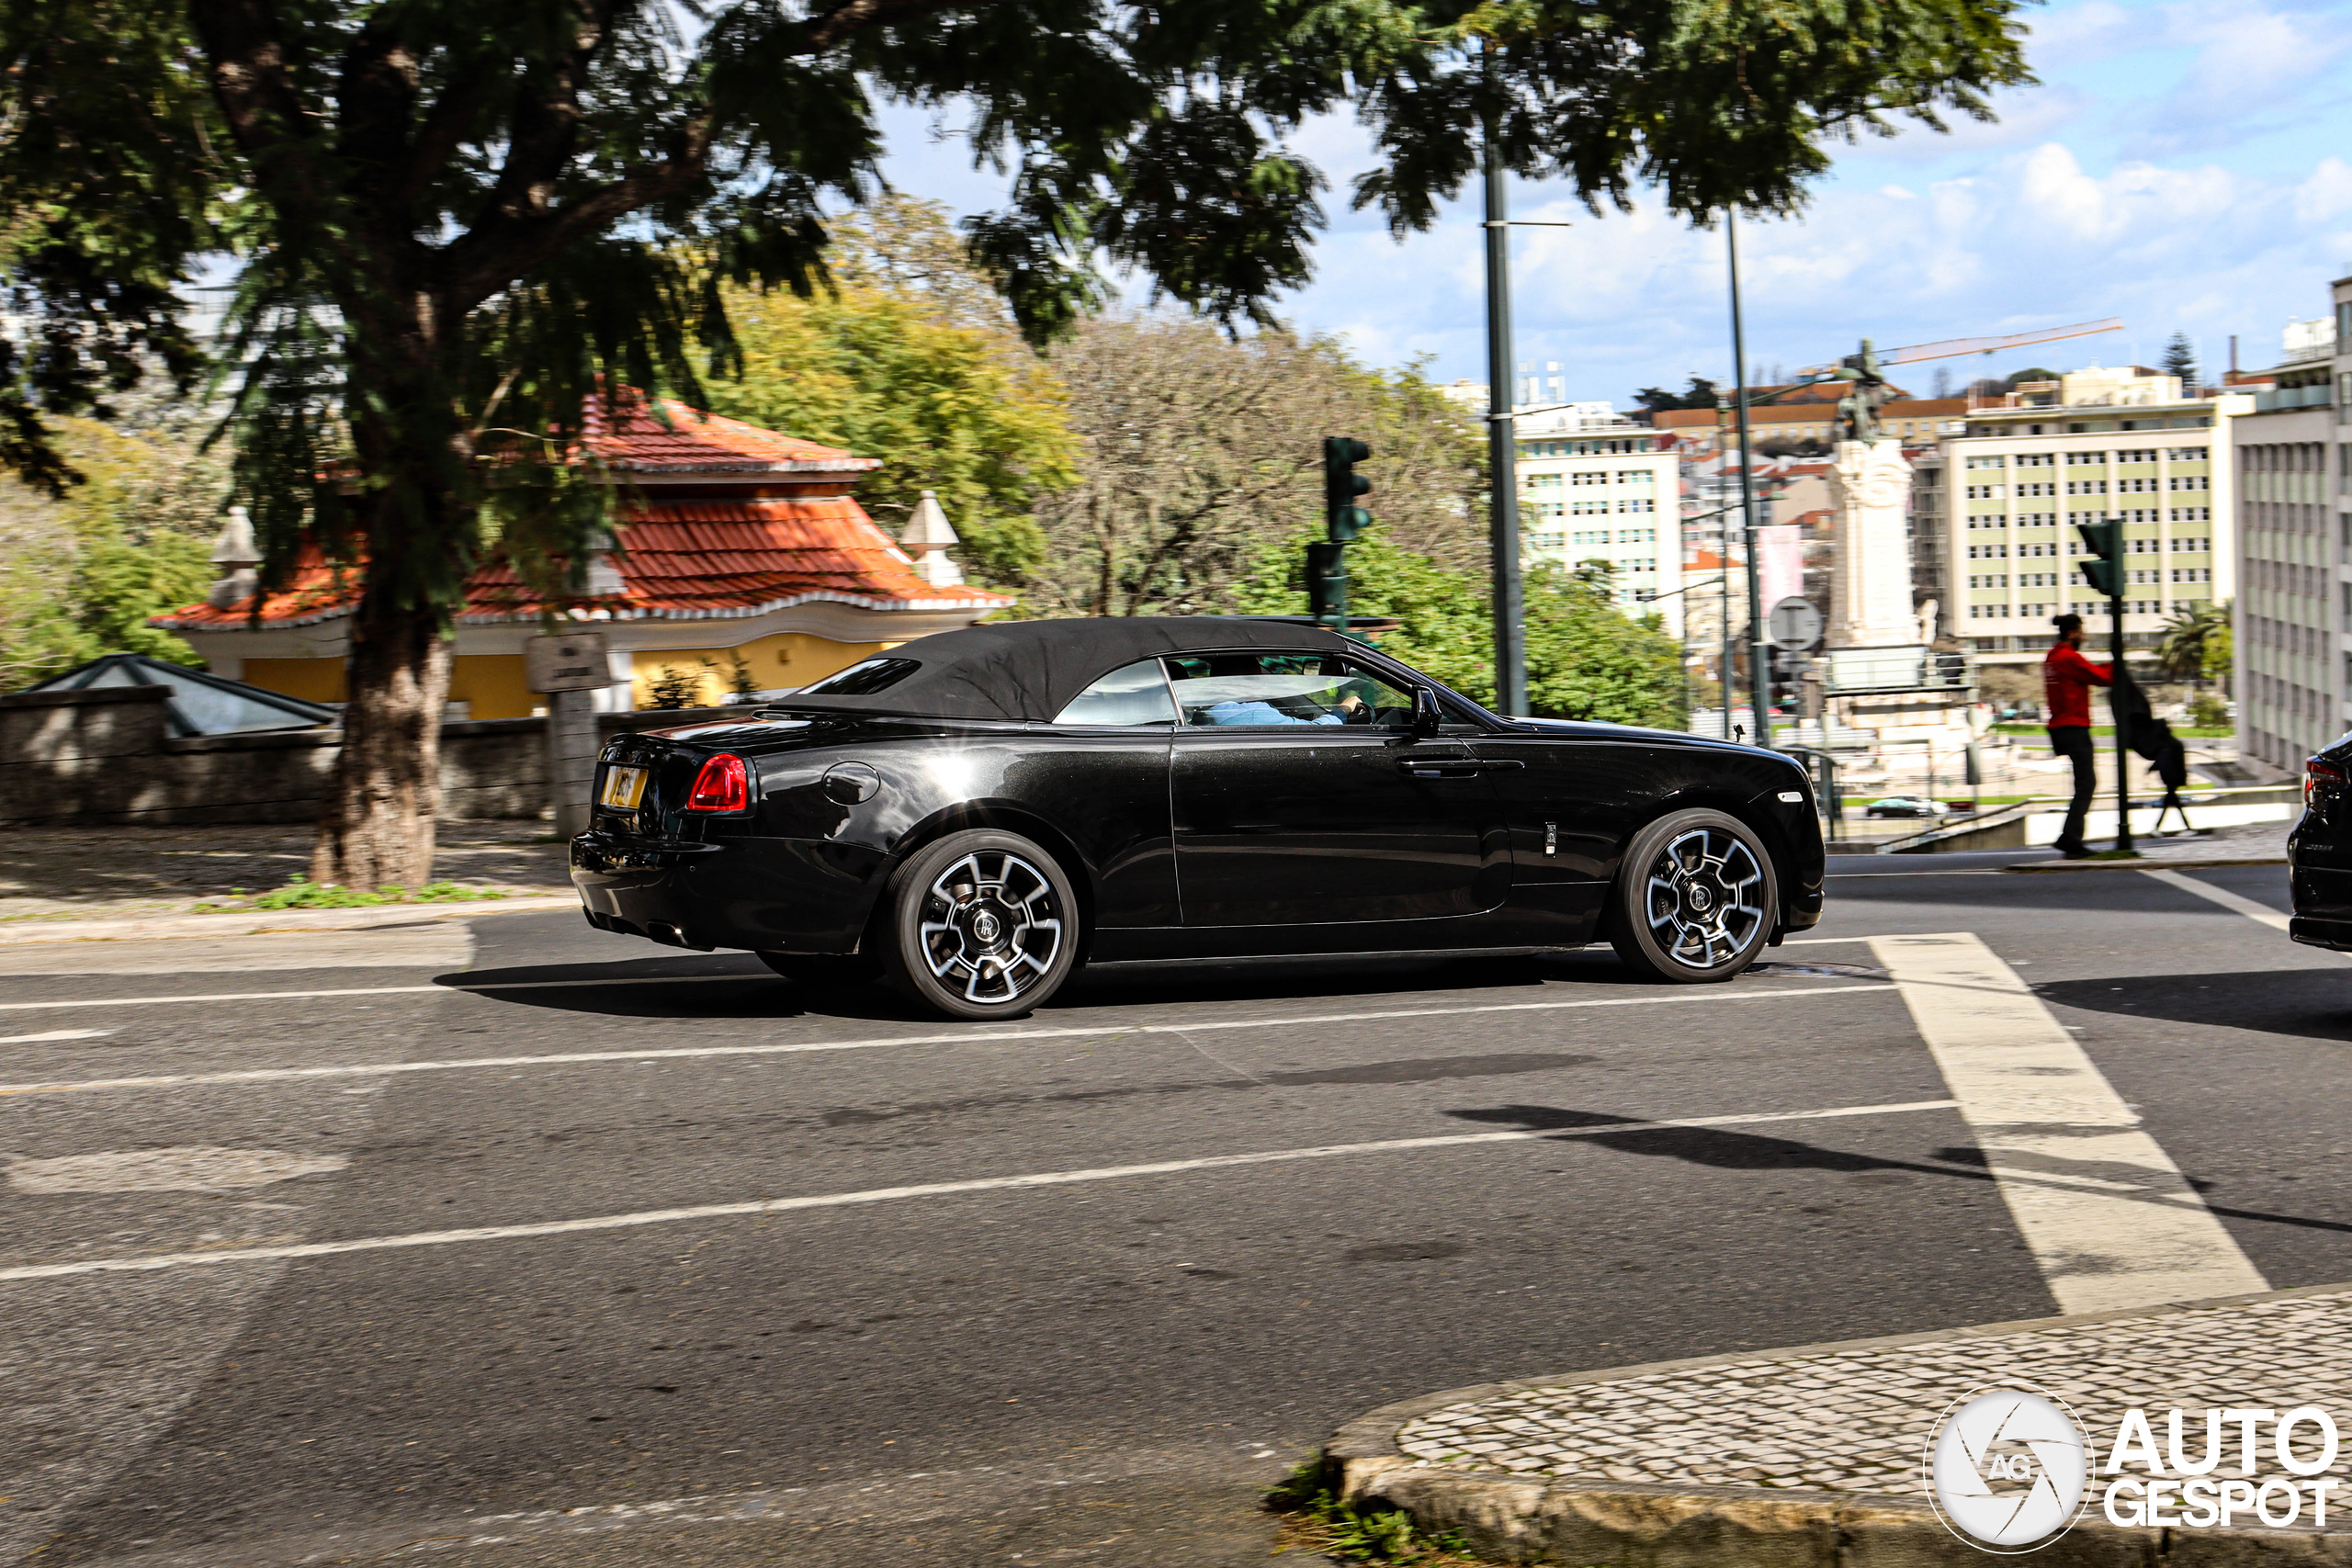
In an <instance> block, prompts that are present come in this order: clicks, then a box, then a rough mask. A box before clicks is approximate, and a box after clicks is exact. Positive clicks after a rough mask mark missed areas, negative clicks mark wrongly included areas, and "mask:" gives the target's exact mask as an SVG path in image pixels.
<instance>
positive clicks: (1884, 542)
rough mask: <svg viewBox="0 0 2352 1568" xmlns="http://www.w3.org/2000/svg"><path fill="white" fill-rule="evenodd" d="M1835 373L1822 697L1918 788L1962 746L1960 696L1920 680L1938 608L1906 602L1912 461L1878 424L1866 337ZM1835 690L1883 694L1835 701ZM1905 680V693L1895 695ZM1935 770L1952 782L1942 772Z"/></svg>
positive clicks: (1876, 384) (1928, 662) (1927, 665)
mask: <svg viewBox="0 0 2352 1568" xmlns="http://www.w3.org/2000/svg"><path fill="white" fill-rule="evenodd" d="M1838 375H1839V377H1840V378H1843V379H1845V380H1848V381H1850V382H1851V383H1852V387H1851V389H1849V391H1848V392H1847V394H1846V396H1845V397H1844V398H1843V399H1841V400H1839V402H1838V446H1837V457H1836V461H1835V463H1834V465H1833V467H1832V468H1831V469H1830V473H1829V496H1830V504H1831V507H1832V508H1833V510H1834V511H1835V512H1836V514H1837V520H1838V521H1837V536H1836V539H1837V543H1836V553H1835V555H1834V557H1833V564H1832V567H1831V570H1830V583H1829V627H1828V635H1827V637H1826V646H1827V649H1829V652H1828V653H1827V655H1826V663H1827V665H1828V678H1827V683H1826V686H1825V694H1826V695H1828V696H1829V697H1831V698H1832V699H1833V700H1832V702H1831V704H1830V710H1831V713H1832V716H1834V717H1835V718H1836V719H1837V720H1838V722H1840V723H1842V724H1844V725H1845V726H1847V727H1849V728H1855V729H1862V730H1867V731H1870V732H1871V734H1872V736H1873V738H1874V740H1875V742H1876V743H1875V745H1874V747H1873V750H1875V752H1876V753H1877V758H1876V760H1877V761H1878V762H1879V763H1880V764H1881V765H1882V766H1883V767H1884V768H1885V769H1886V770H1887V771H1888V772H1890V773H1909V772H1912V771H1914V770H1915V769H1916V770H1917V772H1919V773H1921V774H1922V775H1923V778H1922V782H1923V783H1924V782H1925V777H1924V775H1926V774H1928V773H1929V772H1930V769H1929V767H1928V763H1929V762H1930V760H1931V758H1932V761H1933V762H1935V763H1938V764H1942V763H1945V762H1946V761H1947V753H1951V754H1954V755H1957V754H1959V753H1961V752H1962V750H1964V749H1965V747H1966V745H1967V743H1968V740H1969V739H1970V734H1971V731H1970V729H1969V726H1968V716H1967V693H1966V692H1965V691H1964V690H1959V689H1953V688H1951V687H1941V688H1936V687H1930V686H1928V684H1927V682H1928V680H1929V678H1930V673H1929V672H1930V671H1931V669H1932V667H1933V662H1934V661H1933V660H1932V659H1931V658H1930V657H1929V655H1928V645H1929V644H1930V643H1932V642H1933V641H1934V639H1935V624H1934V623H1935V618H1936V606H1935V605H1934V604H1926V605H1915V604H1913V602H1912V582H1911V540H1910V536H1909V527H1908V517H1909V513H1910V502H1911V463H1910V460H1909V459H1908V458H1906V457H1904V456H1903V444H1902V442H1900V441H1898V440H1896V439H1895V438H1894V436H1892V435H1890V434H1887V433H1886V431H1885V429H1884V428H1883V426H1882V425H1881V424H1880V423H1879V419H1878V411H1879V409H1880V407H1881V406H1882V405H1883V404H1884V403H1885V402H1886V400H1888V399H1889V398H1890V397H1891V396H1892V395H1893V393H1892V391H1891V389H1889V388H1888V386H1887V384H1886V379H1885V378H1884V377H1883V376H1882V375H1881V374H1880V373H1879V365H1878V359H1877V356H1876V355H1874V354H1872V353H1871V344H1870V342H1869V340H1868V339H1864V340H1863V343H1862V352H1861V353H1860V354H1859V355H1855V356H1854V357H1853V358H1851V359H1849V360H1848V361H1847V362H1846V365H1845V367H1844V368H1842V369H1840V370H1839V371H1838ZM1922 610H1924V611H1925V612H1926V614H1925V615H1922V614H1921V611H1922ZM1839 649H1888V650H1890V652H1889V654H1888V655H1887V656H1885V657H1883V658H1878V659H1873V658H1871V657H1870V656H1867V655H1860V654H1849V655H1846V656H1844V657H1843V658H1841V657H1840V655H1839V653H1838V650H1839ZM1894 650H1915V651H1907V652H1899V651H1894ZM1841 684H1843V685H1848V686H1851V685H1857V684H1867V685H1871V686H1877V687H1879V688H1881V689H1880V690H1877V691H1873V692H1871V693H1870V694H1856V695H1853V696H1849V697H1838V696H1837V690H1838V686H1840V685H1841ZM1906 684H1909V685H1911V686H1912V688H1913V689H1911V690H1907V691H1906V690H1903V689H1901V688H1902V687H1903V686H1905V685H1906ZM1935 772H1936V773H1938V774H1939V776H1941V777H1950V776H1951V770H1950V768H1949V767H1948V766H1946V767H1940V768H1937V769H1936V770H1935Z"/></svg>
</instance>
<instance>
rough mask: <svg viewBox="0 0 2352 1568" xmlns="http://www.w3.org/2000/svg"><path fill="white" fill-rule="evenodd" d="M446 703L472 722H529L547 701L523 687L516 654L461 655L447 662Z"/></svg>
mask: <svg viewBox="0 0 2352 1568" xmlns="http://www.w3.org/2000/svg"><path fill="white" fill-rule="evenodd" d="M449 663H450V668H449V700H450V701H451V702H453V703H467V704H470V706H469V708H468V709H467V716H469V717H471V718H528V717H530V716H531V710H532V709H534V708H540V707H545V706H546V705H547V699H546V698H545V697H543V696H541V695H539V694H537V692H534V691H533V690H531V688H530V687H528V686H526V685H525V684H524V683H523V681H524V676H523V656H522V655H521V654H519V653H461V654H459V655H458V657H457V658H456V659H453V660H450V661H449Z"/></svg>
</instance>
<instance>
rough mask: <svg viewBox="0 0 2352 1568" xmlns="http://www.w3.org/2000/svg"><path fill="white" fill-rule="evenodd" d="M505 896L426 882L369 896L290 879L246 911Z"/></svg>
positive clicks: (448, 901)
mask: <svg viewBox="0 0 2352 1568" xmlns="http://www.w3.org/2000/svg"><path fill="white" fill-rule="evenodd" d="M503 897H506V895H505V894H503V893H499V892H495V891H492V890H491V889H489V888H482V887H460V886H458V885H457V884H456V883H454V882H428V883H426V884H425V885H424V886H422V887H418V888H414V889H410V888H406V887H380V888H378V889H377V890H376V891H375V892H373V893H370V892H368V891H367V890H366V889H365V888H360V887H338V886H335V885H334V883H331V882H312V881H311V880H310V879H309V878H308V877H305V876H299V875H298V876H295V877H292V878H290V879H289V880H288V882H287V884H286V886H283V887H277V888H272V889H271V890H270V891H269V892H267V893H260V894H255V895H254V896H253V897H250V898H247V899H246V900H245V902H244V904H243V908H248V909H366V908H374V907H375V906H377V905H379V904H467V903H472V902H474V901H475V900H477V899H482V898H503Z"/></svg>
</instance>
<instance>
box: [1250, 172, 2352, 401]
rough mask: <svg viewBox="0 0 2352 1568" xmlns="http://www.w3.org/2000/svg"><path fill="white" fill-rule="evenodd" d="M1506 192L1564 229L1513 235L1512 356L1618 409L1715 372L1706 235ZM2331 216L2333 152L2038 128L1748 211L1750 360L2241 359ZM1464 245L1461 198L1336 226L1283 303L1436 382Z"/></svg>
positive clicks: (1715, 257) (2327, 244)
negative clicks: (1926, 176) (1416, 356)
mask: <svg viewBox="0 0 2352 1568" xmlns="http://www.w3.org/2000/svg"><path fill="white" fill-rule="evenodd" d="M1515 205H1516V208H1517V210H1518V211H1519V212H1520V213H1521V214H1523V215H1525V216H1531V217H1562V218H1568V219H1572V220H1574V221H1575V222H1576V224H1577V227H1575V228H1573V229H1534V230H1521V231H1516V232H1517V233H1518V235H1519V236H1520V237H1519V239H1518V241H1517V243H1516V244H1515V247H1514V248H1515V252H1516V258H1515V265H1514V268H1513V278H1514V281H1513V290H1514V296H1515V303H1514V314H1515V317H1516V327H1517V333H1516V338H1517V355H1518V357H1519V358H1521V359H1528V360H1546V359H1556V360H1560V361H1562V362H1564V363H1565V364H1566V366H1567V367H1569V370H1570V381H1569V394H1570V395H1571V396H1572V397H1606V398H1612V399H1615V400H1618V401H1620V402H1623V400H1626V399H1627V398H1628V396H1629V395H1630V394H1631V392H1632V391H1633V389H1634V388H1635V387H1638V386H1644V385H1648V384H1651V383H1655V382H1660V381H1664V382H1668V383H1669V384H1676V385H1679V382H1680V379H1681V378H1682V376H1683V375H1685V374H1687V373H1689V372H1691V371H1698V372H1701V373H1707V374H1718V375H1719V374H1721V373H1722V372H1723V371H1724V367H1726V366H1727V365H1728V364H1729V361H1730V357H1731V355H1730V352H1729V345H1728V342H1727V339H1728V336H1729V333H1728V324H1727V317H1726V307H1725V298H1724V238H1723V232H1722V231H1721V229H1719V228H1718V229H1715V230H1713V231H1699V230H1695V229H1693V228H1691V226H1690V225H1689V224H1687V223H1684V222H1681V221H1679V220H1674V219H1671V218H1669V217H1668V216H1667V215H1666V214H1665V213H1664V212H1663V211H1662V210H1661V209H1658V208H1657V207H1656V206H1655V205H1645V206H1643V207H1642V208H1641V209H1639V210H1637V211H1635V212H1634V213H1632V214H1630V215H1624V216H1611V217H1608V218H1603V219H1593V218H1591V217H1589V215H1587V214H1585V213H1584V212H1583V211H1582V209H1580V208H1577V207H1575V206H1574V205H1573V204H1572V203H1569V202H1566V201H1564V200H1561V199H1559V197H1558V193H1556V192H1555V191H1549V190H1539V191H1532V192H1524V193H1521V195H1520V197H1519V199H1518V200H1517V202H1516V204H1515ZM2346 217H2352V165H2347V164H2346V163H2345V162H2344V161H2343V160H2340V159H2336V158H2333V157H2331V158H2328V159H2325V160H2323V161H2320V162H2318V163H2316V164H2307V165H2306V172H2305V173H2304V174H2303V175H2301V177H2299V178H2297V179H2293V180H2276V181H2266V180H2262V179H2258V178H2255V177H2252V176H2249V175H2242V174H2237V173H2233V172H2231V171H2228V170H2224V169H2222V168H2219V167H2214V166H2198V167H2188V168H2171V167H2165V166H2162V165H2158V164H2144V163H2124V164H2116V165H2113V166H2110V167H2109V168H2107V169H2105V170H2104V171H2099V170H2095V169H2091V168H2086V166H2085V161H2084V159H2083V157H2082V156H2081V155H2080V154H2079V153H2078V152H2076V151H2075V149H2074V148H2072V147H2069V146H2067V145H2065V144H2063V143H2057V142H2051V143H2045V144H2043V145H2041V146H2039V147H2035V148H2032V149H2030V150H2028V151H2025V152H2017V153H2014V154H2011V155H2009V156H2007V157H2005V158H2002V159H2000V160H1998V161H1996V162H1995V163H1993V164H1989V165H1987V166H1985V168H1984V169H1983V170H1982V171H1981V172H1978V173H1976V174H1973V175H1964V176H1961V177H1956V178H1953V179H1949V180H1940V181H1936V182H1933V183H1932V184H1930V185H1928V186H1927V187H1926V188H1924V189H1921V190H1914V189H1913V188H1912V187H1910V186H1903V187H1898V190H1897V191H1894V192H1890V191H1888V190H1884V189H1868V190H1864V189H1856V188H1833V189H1831V190H1829V191H1827V192H1826V193H1824V195H1823V196H1822V197H1821V199H1820V200H1819V201H1818V203H1817V204H1816V206H1815V209H1814V210H1813V211H1812V212H1811V213H1809V214H1808V215H1807V216H1806V217H1805V218H1804V219H1802V220H1795V221H1791V222H1781V223H1754V222H1748V223H1743V224H1742V225H1741V229H1740V254H1741V261H1742V264H1743V273H1742V281H1743V285H1744V290H1745V295H1746V304H1747V325H1748V341H1749V354H1750V357H1751V358H1752V359H1754V360H1757V361H1759V362H1762V363H1765V364H1771V363H1775V362H1778V363H1781V364H1785V365H1789V366H1796V365H1805V364H1815V363H1819V362H1821V361H1823V360H1826V359H1827V358H1828V357H1830V356H1831V355H1836V354H1839V353H1845V352H1849V351H1850V350H1851V347H1852V345H1853V343H1854V342H1855V340H1857V339H1859V338H1861V337H1864V336H1868V337H1871V338H1873V339H1875V340H1877V341H1878V342H1879V343H1880V344H1887V345H1897V344H1912V343H1924V342H1930V341H1934V340H1937V339H1940V338H1949V337H1962V336H1973V335H1979V334H1994V333H2014V332H2024V331H2030V330H2032V329H2034V328H2038V327H2044V326H2058V325H2064V324H2068V323H2072V322H2075V321H2087V320H2092V319H2095V318H2098V317H2102V316H2109V315H2116V316H2121V317H2123V318H2124V319H2125V321H2126V323H2127V329H2128V330H2127V332H2126V333H2120V334H2117V335H2115V336H2111V337H2106V338H2092V339H2085V340H2080V341H2076V342H2072V343H2067V344H2060V345H2055V346H2052V347H2050V348H2046V349H2041V350H2039V351H2035V350H2025V351H2020V354H2019V355H2012V356H2008V357H2007V358H2005V359H2004V360H2003V361H2001V362H2000V363H1999V364H1998V365H1994V364H1986V363H1982V362H1978V363H1967V364H1963V363H1961V362H1955V363H1954V366H1953V368H1954V370H1955V372H1956V373H1959V374H1965V375H1974V374H1977V373H1980V372H1982V371H1986V370H1994V369H2006V368H2015V367H2018V366H2021V365H2024V364H2028V363H2032V362H2034V361H2035V360H2037V359H2038V360H2041V361H2045V362H2046V361H2051V360H2053V359H2054V360H2057V361H2062V362H2064V363H2065V364H2080V363H2086V362H2088V361H2089V360H2091V359H2093V358H2097V357H2103V358H2104V359H2105V360H2107V361H2108V362H2109V363H2114V362H2117V361H2120V360H2123V359H2126V358H2130V357H2133V356H2135V355H2136V356H2137V357H2139V358H2142V359H2145V358H2147V357H2148V356H2150V355H2154V353H2155V352H2156V351H2157V349H2158V347H2159V346H2160V345H2161V344H2163V342H2164V341H2165V338H2166V337H2168V336H2169V335H2170V334H2171V333H2173V332H2175V331H2176V330H2180V331H2187V332H2188V333H2189V334H2190V336H2191V337H2192V339H2195V340H2196V341H2197V342H2198V344H2199V351H2200V353H2201V354H2202V355H2204V356H2205V359H2206V362H2207V363H2208V364H2209V365H2214V366H2218V365H2219V363H2220V362H2221V360H2222V357H2223V355H2224V353H2225V347H2224V340H2225V338H2226V335H2227V334H2228V333H2240V334H2241V335H2242V336H2243V337H2244V338H2245V343H2246V344H2247V345H2248V346H2247V348H2246V351H2245V353H2246V358H2247V360H2248V362H2249V363H2252V362H2254V361H2257V360H2260V359H2262V358H2263V357H2264V356H2265V355H2267V353H2268V352H2269V345H2270V344H2272V343H2273V342H2274V341H2275V333H2276V332H2277V330H2278V324H2279V323H2280V322H2281V321H2284V320H2285V319H2286V318H2287V317H2288V316H2290V315H2306V316H2307V315H2310V314H2312V312H2313V311H2314V310H2320V309H2323V308H2324V302H2325V301H2324V285H2325V283H2326V281H2327V280H2328V279H2329V278H2331V277H2334V276H2339V275H2340V273H2341V272H2342V271H2343V270H2346V262H2347V261H2352V232H2346V233H2342V234H2337V233H2331V232H2328V231H2327V230H2326V228H2325V227H2324V225H2325V224H2328V223H2330V222H2334V223H2335V227H2337V228H2352V225H2347V224H2346V223H2344V222H2341V221H2339V220H2340V219H2342V218H2346ZM1480 254H1481V253H1480V249H1479V231H1478V228H1477V223H1476V212H1475V211H1471V210H1466V209H1462V208H1460V207H1457V208H1456V209H1454V210H1453V211H1451V212H1450V213H1449V214H1448V215H1447V217H1446V219H1445V220H1444V222H1443V223H1442V225H1441V227H1440V228H1439V230H1438V231H1434V232H1432V233H1430V234H1426V235H1419V236H1416V237H1415V238H1413V239H1412V240H1410V241H1408V243H1405V244H1403V245H1392V244H1390V243H1388V242H1387V240H1386V239H1385V236H1381V235H1377V234H1374V233H1363V234H1359V235H1351V236H1349V237H1348V238H1347V240H1346V241H1345V242H1343V243H1335V244H1332V245H1327V246H1326V248H1325V251H1324V253H1323V260H1324V270H1323V274H1322V276H1321V277H1320V278H1318V280H1317V284H1316V285H1315V286H1314V287H1313V288H1310V289H1308V290H1306V292H1305V293H1304V294H1303V295H1302V296H1300V297H1299V298H1298V299H1295V300H1292V301H1289V302H1286V304H1285V306H1284V313H1285V314H1286V315H1289V316H1291V317H1293V318H1294V319H1295V320H1297V321H1299V322H1300V323H1301V324H1302V325H1304V326H1307V327H1309V328H1327V329H1339V330H1341V331H1342V332H1343V333H1344V335H1346V336H1347V337H1348V338H1349V340H1350V341H1351V343H1352V344H1354V345H1355V346H1356V348H1357V351H1358V352H1359V353H1361V354H1363V355H1364V356H1365V357H1366V358H1368V359H1371V360H1373V361H1374V362H1375V363H1381V362H1387V363H1394V362H1396V361H1397V360H1398V359H1400V358H1402V357H1403V356H1405V355H1407V354H1411V353H1426V354H1433V355H1436V356H1437V363H1436V364H1435V365H1434V366H1433V367H1432V368H1433V371H1434V373H1436V374H1438V375H1439V376H1440V377H1441V378H1449V379H1450V378H1453V377H1456V376H1468V377H1473V378H1482V377H1483V376H1484V374H1485V369H1484V363H1485V362H1484V344H1483V339H1482V337H1481V321H1482V315H1481V312H1482V310H1483V304H1484V298H1485V290H1484V275H1483V270H1482V267H1481V263H1480ZM1367 301H1369V303H1367ZM1342 321H1344V322H1345V323H1346V324H1345V326H1344V328H1340V322H1342ZM2010 358H2014V360H2015V363H2014V364H2011V363H2009V359H2010ZM1931 374H1932V368H1931V367H1929V368H1923V369H1921V370H1920V371H1919V372H1918V373H1917V378H1918V379H1919V380H1920V381H1921V382H1922V383H1923V384H1925V383H1926V381H1927V380H1928V377H1929V376H1931Z"/></svg>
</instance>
